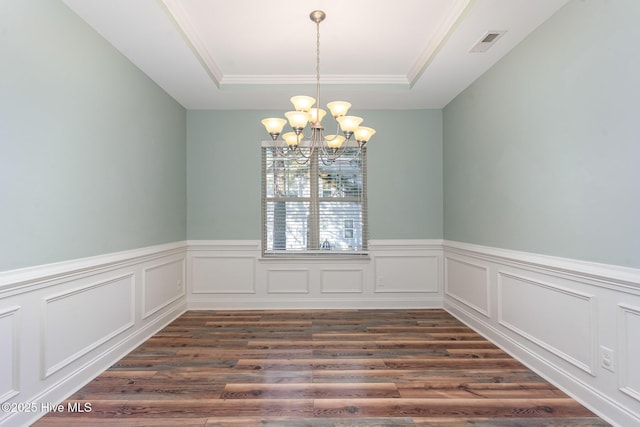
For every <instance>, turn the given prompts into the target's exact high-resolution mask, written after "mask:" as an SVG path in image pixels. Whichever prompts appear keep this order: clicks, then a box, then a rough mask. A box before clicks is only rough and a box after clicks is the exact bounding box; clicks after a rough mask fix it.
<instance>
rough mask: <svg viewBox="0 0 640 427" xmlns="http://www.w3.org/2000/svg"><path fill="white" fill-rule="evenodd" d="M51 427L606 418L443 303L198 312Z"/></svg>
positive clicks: (92, 388) (475, 426) (49, 419)
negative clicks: (83, 409)
mask: <svg viewBox="0 0 640 427" xmlns="http://www.w3.org/2000/svg"><path fill="white" fill-rule="evenodd" d="M68 403H72V404H73V403H78V404H84V403H90V404H91V407H92V411H91V412H88V413H69V412H62V413H60V412H57V413H49V414H47V415H46V416H45V417H43V418H42V419H41V420H39V421H38V422H36V423H35V424H34V425H35V426H37V427H40V426H53V427H56V426H72V427H73V426H107V425H108V426H112V425H117V426H132V427H140V426H149V427H165V426H186V427H196V426H197V427H218V426H231V427H233V426H242V427H251V426H278V427H294V426H295V427H301V426H318V427H323V426H327V427H328V426H332V427H339V426H354V427H359V426H367V427H375V426H389V427H396V426H403V427H404V426H440V427H443V426H444V427H447V426H449V427H453V426H456V427H464V426H468V427H489V426H497V427H506V426H509V427H514V426H521V427H532V426H565V427H573V426H583V427H603V426H607V425H608V424H607V423H606V422H605V421H604V420H602V419H600V418H598V417H597V416H596V415H594V414H593V413H591V412H590V411H589V410H587V409H586V408H584V407H583V406H581V405H580V404H579V403H577V402H576V401H575V400H573V399H571V398H570V397H569V396H567V395H566V394H565V393H563V392H562V391H560V390H559V389H557V388H556V387H554V386H553V385H551V384H549V383H548V382H547V381H545V380H544V379H543V378H541V377H540V376H539V375H537V374H536V373H534V372H532V371H531V370H529V369H527V368H526V367H525V366H524V365H522V364H521V363H520V362H518V361H516V360H514V359H513V358H511V357H510V356H509V355H508V354H507V353H505V352H504V351H502V350H501V349H499V348H498V347H496V346H495V345H494V344H493V343H491V342H489V341H487V340H485V339H484V338H483V337H482V336H480V335H479V334H477V333H476V332H474V331H472V330H471V329H469V328H468V327H466V326H465V325H463V324H462V323H461V322H459V321H458V320H457V319H455V318H454V317H452V316H451V315H449V314H448V313H447V312H445V311H444V310H419V309H416V310H355V309H351V310H273V311H262V310H246V311H242V310H229V311H206V310H197V311H189V312H187V313H185V314H184V315H182V316H180V317H179V318H178V319H176V320H175V321H174V322H172V323H171V324H170V325H168V326H167V327H166V328H164V329H163V330H162V331H160V332H159V333H158V334H156V335H154V336H153V337H151V338H150V339H148V340H147V341H146V342H144V343H143V344H142V345H140V346H139V347H138V348H136V349H135V350H134V351H133V352H131V353H130V354H128V355H126V356H125V357H123V358H122V359H121V360H119V361H118V362H117V363H115V364H114V365H113V366H112V367H111V368H109V369H108V370H107V371H105V372H104V373H103V374H101V375H100V376H98V377H97V378H95V379H94V380H92V381H90V382H89V383H88V384H87V385H86V386H85V387H83V388H81V389H80V390H78V391H77V392H76V393H74V394H73V395H72V396H70V397H69V400H67V401H65V402H63V404H64V405H67V404H68Z"/></svg>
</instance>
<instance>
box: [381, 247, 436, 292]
mask: <svg viewBox="0 0 640 427" xmlns="http://www.w3.org/2000/svg"><path fill="white" fill-rule="evenodd" d="M439 270H440V258H439V257H438V256H411V255H379V256H376V258H375V275H376V282H375V283H376V287H375V291H376V292H387V293H397V292H400V293H405V292H428V293H437V292H439V291H440V289H439V283H438V281H437V280H433V278H434V277H438V275H439Z"/></svg>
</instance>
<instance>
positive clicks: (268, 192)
mask: <svg viewBox="0 0 640 427" xmlns="http://www.w3.org/2000/svg"><path fill="white" fill-rule="evenodd" d="M366 170H367V164H366V149H362V152H360V149H359V148H357V147H353V148H352V147H349V148H346V149H345V152H344V154H343V155H342V157H340V158H339V159H338V160H336V161H335V162H333V163H330V164H327V165H325V164H324V163H323V161H322V159H320V158H319V156H318V155H317V153H316V154H314V155H313V156H312V157H311V159H310V160H309V162H308V163H307V164H305V165H301V164H299V163H298V162H296V160H295V159H294V158H293V157H292V156H287V155H279V153H278V151H277V150H276V149H275V148H273V147H270V146H269V144H265V145H263V147H262V248H263V254H264V255H296V254H300V255H318V254H319V255H333V254H336V255H337V254H350V255H354V254H365V253H366V251H367V209H366V206H367V197H366V188H367V185H366Z"/></svg>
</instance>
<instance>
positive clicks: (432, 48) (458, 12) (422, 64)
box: [406, 0, 475, 87]
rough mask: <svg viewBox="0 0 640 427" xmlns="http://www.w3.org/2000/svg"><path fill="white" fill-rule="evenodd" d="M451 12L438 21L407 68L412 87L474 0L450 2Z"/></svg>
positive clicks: (465, 14) (470, 7)
mask: <svg viewBox="0 0 640 427" xmlns="http://www.w3.org/2000/svg"><path fill="white" fill-rule="evenodd" d="M452 3H453V5H452V6H451V13H450V14H449V15H448V16H447V18H446V19H443V20H442V21H441V22H440V25H439V26H438V28H437V29H436V31H435V33H434V36H433V38H431V39H430V40H429V42H428V43H427V46H426V47H425V49H424V51H422V54H421V55H420V56H419V57H418V59H417V61H416V62H415V63H414V64H413V66H412V67H411V68H410V69H409V72H408V73H407V77H406V78H407V81H409V83H410V86H411V87H413V86H414V85H415V84H416V83H417V82H418V80H419V79H420V77H421V76H422V74H423V73H424V71H425V70H426V69H427V67H428V66H429V64H431V62H432V61H433V60H434V59H435V57H436V55H437V54H438V52H440V49H442V47H443V46H444V45H445V43H446V42H447V40H448V39H449V37H450V36H451V35H452V34H453V32H454V31H455V29H456V28H457V27H458V25H459V24H460V23H461V22H462V21H463V20H464V18H465V16H467V14H468V13H469V11H470V10H471V9H472V8H473V4H474V3H475V0H456V1H454V2H452Z"/></svg>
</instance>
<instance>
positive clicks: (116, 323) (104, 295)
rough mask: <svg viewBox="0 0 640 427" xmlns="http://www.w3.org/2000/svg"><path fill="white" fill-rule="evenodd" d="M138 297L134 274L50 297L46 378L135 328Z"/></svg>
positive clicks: (45, 322)
mask: <svg viewBox="0 0 640 427" xmlns="http://www.w3.org/2000/svg"><path fill="white" fill-rule="evenodd" d="M134 298H135V295H134V277H133V273H130V274H127V275H125V276H122V277H116V278H112V279H109V280H107V281H104V282H98V283H95V284H90V285H88V286H85V287H82V288H78V289H72V290H71V291H65V292H63V293H60V294H57V295H51V296H46V297H45V298H44V299H43V307H42V352H41V359H42V378H43V379H45V378H46V377H48V376H49V375H51V374H53V373H54V372H57V371H58V370H60V369H62V368H64V367H65V366H67V365H69V364H70V363H72V362H73V361H75V360H77V359H78V358H80V357H81V356H84V355H85V354H87V353H88V352H90V351H91V350H93V349H94V348H96V347H98V346H99V345H101V344H103V343H105V342H107V341H109V340H110V339H111V338H113V337H115V336H116V335H118V334H119V333H121V332H123V331H125V330H127V329H129V328H131V327H132V326H133V325H134V323H135V318H134V316H135V307H134ZM88 319H91V320H90V321H88Z"/></svg>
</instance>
